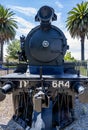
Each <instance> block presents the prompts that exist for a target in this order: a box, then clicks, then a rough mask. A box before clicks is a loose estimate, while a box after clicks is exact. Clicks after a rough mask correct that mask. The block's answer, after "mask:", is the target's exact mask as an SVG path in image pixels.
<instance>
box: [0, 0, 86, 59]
mask: <svg viewBox="0 0 88 130" xmlns="http://www.w3.org/2000/svg"><path fill="white" fill-rule="evenodd" d="M82 1H83V0H0V4H2V5H4V6H5V7H7V8H10V9H11V10H13V11H14V12H15V19H16V20H17V22H18V27H19V28H18V30H17V35H16V37H17V38H19V36H20V35H22V34H24V35H25V36H26V35H27V34H28V32H29V31H30V30H31V29H32V28H33V27H35V26H36V25H38V24H39V23H38V22H35V21H34V17H35V15H36V13H37V11H38V9H39V8H40V7H41V6H43V5H49V6H51V7H53V8H54V10H55V12H56V14H57V16H58V17H57V21H56V22H53V23H52V24H54V25H56V26H58V27H59V28H60V29H61V30H62V31H63V32H64V34H65V36H66V38H67V42H68V44H69V46H70V50H69V51H71V53H72V55H73V56H74V57H75V58H77V59H80V40H78V39H72V38H71V37H70V34H69V32H68V31H67V30H66V19H67V13H68V11H70V10H71V9H72V8H73V7H75V6H76V4H77V3H81V2H82ZM87 43H88V40H85V46H88V45H87ZM87 53H88V47H86V51H85V56H86V59H88V55H87Z"/></svg>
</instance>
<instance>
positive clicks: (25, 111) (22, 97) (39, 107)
mask: <svg viewBox="0 0 88 130" xmlns="http://www.w3.org/2000/svg"><path fill="white" fill-rule="evenodd" d="M55 20H57V15H56V14H55V12H54V9H53V8H51V7H49V6H43V7H41V8H40V9H39V11H38V12H37V15H36V16H35V21H37V22H40V25H39V26H37V27H35V28H33V29H32V30H31V31H30V32H29V33H28V35H27V37H24V36H21V37H20V43H21V52H19V60H22V61H24V62H22V63H19V64H18V65H17V68H16V70H15V71H14V73H13V74H8V75H5V76H1V77H0V82H1V88H0V100H1V101H2V100H4V98H5V96H6V94H8V93H12V96H13V105H14V115H13V119H14V120H15V121H16V122H17V123H19V124H20V125H21V126H22V127H23V128H24V129H26V128H28V130H59V129H63V128H64V127H65V126H67V125H69V124H70V123H72V122H73V121H74V119H75V115H74V99H75V94H78V95H81V94H83V93H84V91H85V89H86V86H87V85H86V86H85V84H87V82H88V78H87V77H84V76H81V75H80V73H79V71H77V70H76V69H75V64H74V63H67V62H64V56H65V53H66V51H67V50H68V49H69V46H68V45H67V39H66V37H65V35H64V33H63V32H62V31H61V30H60V29H59V28H58V27H56V26H54V25H52V24H51V22H52V21H55Z"/></svg>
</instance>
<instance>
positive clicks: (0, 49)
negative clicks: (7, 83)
mask: <svg viewBox="0 0 88 130" xmlns="http://www.w3.org/2000/svg"><path fill="white" fill-rule="evenodd" d="M3 45H4V42H3V41H2V42H0V61H2V62H3Z"/></svg>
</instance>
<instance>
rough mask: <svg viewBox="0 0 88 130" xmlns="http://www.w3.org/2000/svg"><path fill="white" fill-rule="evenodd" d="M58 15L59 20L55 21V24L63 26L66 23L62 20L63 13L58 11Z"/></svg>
mask: <svg viewBox="0 0 88 130" xmlns="http://www.w3.org/2000/svg"><path fill="white" fill-rule="evenodd" d="M56 15H57V21H54V22H53V24H54V25H55V26H57V27H59V28H63V27H64V24H63V21H62V13H61V12H56Z"/></svg>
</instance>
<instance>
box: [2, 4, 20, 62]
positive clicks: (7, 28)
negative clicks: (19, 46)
mask: <svg viewBox="0 0 88 130" xmlns="http://www.w3.org/2000/svg"><path fill="white" fill-rule="evenodd" d="M17 28H18V27H17V23H16V21H15V20H14V13H13V11H11V10H10V9H9V8H4V6H2V5H0V53H1V57H0V60H1V61H3V45H4V42H8V41H9V40H12V39H14V37H15V35H16V29H17Z"/></svg>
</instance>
